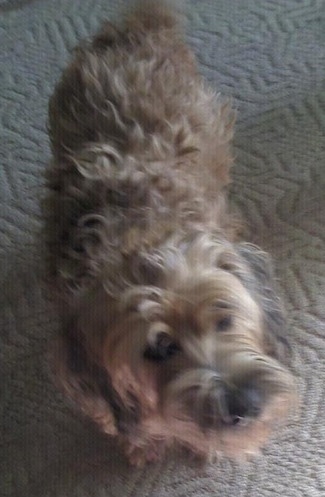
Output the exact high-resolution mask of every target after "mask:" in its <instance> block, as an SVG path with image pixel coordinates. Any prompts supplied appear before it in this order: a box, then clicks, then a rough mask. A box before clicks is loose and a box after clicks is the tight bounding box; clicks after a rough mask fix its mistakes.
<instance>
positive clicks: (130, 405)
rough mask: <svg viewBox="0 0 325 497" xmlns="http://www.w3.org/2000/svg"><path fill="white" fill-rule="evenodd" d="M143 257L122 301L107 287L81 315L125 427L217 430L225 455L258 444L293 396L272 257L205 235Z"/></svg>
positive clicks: (212, 433)
mask: <svg viewBox="0 0 325 497" xmlns="http://www.w3.org/2000/svg"><path fill="white" fill-rule="evenodd" d="M140 259H141V257H140ZM138 263H139V259H138ZM139 264H140V265H141V264H142V271H139V267H137V269H136V270H134V273H135V274H136V275H137V276H136V277H135V278H134V281H133V284H132V285H128V287H127V289H126V290H125V292H124V293H123V294H122V296H121V299H120V300H119V301H118V303H117V304H113V303H112V301H111V300H107V299H106V297H105V292H104V293H102V294H101V297H98V294H97V295H96V296H95V297H94V299H93V300H91V298H90V299H88V305H89V306H90V308H88V311H85V312H86V314H85V312H84V313H83V312H81V313H80V312H79V328H80V329H81V334H82V336H83V340H84V344H86V345H85V350H87V353H88V354H92V352H91V349H92V348H93V349H94V354H97V359H96V360H97V363H99V364H101V367H102V368H103V370H104V371H105V374H107V378H109V381H110V391H109V392H107V390H106V401H107V402H108V403H110V402H111V401H112V399H114V402H115V404H116V399H118V402H117V403H118V404H119V407H118V409H115V411H114V415H115V418H116V422H117V425H118V427H119V429H120V430H121V431H122V432H132V430H135V432H137V431H139V429H140V431H141V425H143V426H146V429H147V430H149V431H150V430H151V431H152V435H153V436H159V435H160V436H162V434H166V433H165V432H166V429H167V431H168V435H169V436H170V435H172V436H175V437H176V438H178V439H179V440H181V441H182V440H183V442H184V444H187V445H190V444H191V443H192V442H191V441H189V440H188V433H187V434H185V432H186V431H187V430H189V431H190V432H191V437H190V438H191V440H192V441H193V440H194V438H195V437H194V431H195V432H196V433H197V434H199V438H200V437H201V436H202V437H207V434H209V435H208V439H209V443H210V442H211V441H212V440H214V441H213V444H214V445H215V446H216V447H217V448H219V449H220V448H221V447H220V445H222V450H225V451H226V452H227V451H229V452H241V450H245V451H247V450H249V448H250V447H251V446H256V445H259V444H260V443H261V442H262V440H263V441H264V438H265V432H266V431H269V429H270V428H272V425H273V423H274V422H275V421H278V420H280V419H282V418H283V417H284V416H285V415H286V414H287V413H288V410H289V408H290V407H292V405H293V401H294V398H295V393H294V382H293V378H292V376H291V375H290V373H289V372H288V371H287V370H286V369H285V368H284V367H282V366H281V365H280V362H279V361H278V357H277V356H278V352H279V346H278V345H279V343H280V344H281V342H279V341H278V338H279V337H280V334H281V333H283V332H284V329H283V326H284V322H283V319H282V314H281V310H280V308H279V305H278V301H277V298H276V296H275V294H274V293H273V290H272V289H271V286H270V274H269V271H268V269H267V263H266V261H265V259H264V256H263V255H261V254H260V253H259V252H258V251H257V250H256V248H254V247H250V246H249V245H242V246H241V245H238V246H237V247H234V246H232V245H231V244H228V245H226V246H225V244H224V242H222V243H216V242H211V240H209V239H208V238H206V237H204V236H198V237H197V239H196V240H194V241H193V240H192V241H191V242H189V243H187V242H184V243H183V244H181V245H180V246H179V247H178V248H175V247H167V248H166V250H162V251H160V252H159V253H158V252H157V253H156V254H151V255H150V258H146V260H145V261H144V260H142V261H140V263H139ZM136 265H137V263H135V260H134V261H133V269H135V266H136ZM144 266H146V270H144ZM137 278H138V280H142V282H143V283H144V284H140V283H139V281H136V280H137ZM153 282H155V285H154V284H153ZM86 315H87V317H85V316H86ZM90 315H91V316H92V317H91V318H90ZM83 316H84V317H83ZM98 320H99V321H100V322H99V321H98ZM277 335H278V336H277ZM96 336H97V339H98V344H100V345H96ZM101 381H102V380H101ZM101 391H102V390H101V389H99V392H101ZM104 396H105V395H104ZM114 402H113V403H114ZM113 407H114V406H113ZM150 420H151V421H152V424H151V425H150ZM153 420H154V421H153ZM182 430H183V431H184V436H182ZM160 431H161V433H159V432H160ZM201 442H202V440H201V441H200V442H198V443H197V444H200V443H201ZM194 445H195V442H194ZM242 446H243V447H242Z"/></svg>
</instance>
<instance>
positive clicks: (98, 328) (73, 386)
mask: <svg viewBox="0 0 325 497" xmlns="http://www.w3.org/2000/svg"><path fill="white" fill-rule="evenodd" d="M92 303H93V304H94V302H92V299H91V298H90V299H89V300H88V303H84V306H83V309H82V310H81V309H79V310H78V312H76V313H75V315H72V316H69V318H66V320H65V322H64V323H63V326H62V333H61V336H60V337H59V339H58V340H57V343H56V346H55V347H54V348H53V351H52V353H51V359H52V365H53V372H54V375H55V378H56V381H57V383H58V384H59V387H60V388H61V389H63V391H64V393H65V394H66V395H67V396H68V397H69V398H70V399H71V400H72V401H73V402H74V403H75V404H77V406H78V407H79V408H80V409H81V411H83V412H84V414H86V415H87V416H88V417H90V418H91V419H93V420H94V421H95V422H96V423H97V424H98V425H99V426H100V427H101V429H102V430H103V431H105V432H106V433H109V434H114V433H116V432H119V433H126V432H128V431H130V430H132V427H134V426H135V425H136V424H137V423H138V422H139V419H140V407H139V402H138V401H137V399H136V398H135V396H134V395H133V393H132V392H130V393H128V392H127V393H126V394H125V395H124V397H123V398H122V397H121V396H120V395H119V393H118V392H117V391H116V389H115V388H114V387H113V384H112V380H111V377H110V374H109V372H108V371H107V369H106V368H105V367H104V366H103V364H101V360H100V358H99V357H98V355H99V354H96V349H97V350H98V348H99V344H100V342H101V335H102V334H103V331H102V328H103V327H105V326H106V324H107V323H106V322H100V320H101V321H103V312H97V311H99V309H98V308H97V307H96V305H92ZM97 304H98V305H101V304H100V303H98V300H97ZM99 316H100V317H99Z"/></svg>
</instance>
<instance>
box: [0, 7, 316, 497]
mask: <svg viewBox="0 0 325 497" xmlns="http://www.w3.org/2000/svg"><path fill="white" fill-rule="evenodd" d="M125 3H126V2H125V1H124V2H122V1H116V0H69V1H66V0H33V1H28V0H21V1H19V0H16V1H15V0H12V1H10V0H7V1H4V0H2V1H0V46H1V51H0V85H1V88H0V89H1V91H0V133H1V141H0V344H1V345H0V376H1V378H0V380H1V393H0V395H1V399H0V420H1V421H0V451H1V453H0V475H1V476H0V495H1V496H3V497H9V496H10V497H47V496H49V497H65V496H69V497H77V496H78V497H86V496H87V497H90V496H94V497H95V496H96V497H108V496H109V497H113V496H114V497H115V496H116V497H120V496H121V497H122V496H123V497H167V496H168V497H170V496H173V497H174V496H175V497H181V496H186V497H194V496H195V497H208V496H212V495H213V496H220V497H221V496H222V497H230V496H231V497H232V496H233V495H236V497H246V496H247V497H248V496H249V497H270V496H274V495H279V496H285V497H300V496H301V497H321V496H323V495H325V416H324V412H325V409H324V406H325V386H324V385H325V321H324V318H325V250H324V247H325V230H324V222H325V221H324V220H325V142H324V131H325V85H324V81H325V77H324V76H325V4H324V1H323V0H261V1H256V0H232V1H231V2H230V1H229V0H202V1H200V2H198V1H194V0H192V1H190V2H188V3H189V7H188V12H189V27H188V40H189V42H190V43H191V44H192V46H193V47H194V49H195V51H196V52H197V55H198V58H199V62H200V67H201V70H202V73H203V74H204V75H205V76H206V77H207V78H208V80H209V81H210V82H211V84H212V85H213V86H215V87H216V88H218V89H219V90H220V91H221V92H222V93H224V94H225V95H228V96H231V97H232V98H233V101H234V105H235V106H236V108H237V109H238V123H237V128H236V136H235V142H234V147H235V154H236V165H235V167H234V171H233V178H234V184H233V187H232V198H233V202H234V204H235V205H236V206H237V208H238V209H239V210H240V211H241V212H242V214H243V215H244V217H245V218H246V219H247V221H248V224H249V226H250V227H251V236H252V240H253V241H256V242H258V243H259V244H260V245H261V246H262V247H263V248H264V249H265V250H268V251H269V252H270V253H271V254H272V256H273V258H274V260H275V267H276V273H277V277H278V283H279V286H280V290H281V293H282V295H283V299H284V302H285V305H286V308H287V311H288V318H289V331H288V338H289V341H290V343H291V345H292V349H293V357H292V369H293V371H294V373H295V374H296V376H297V381H298V384H299V390H300V395H301V400H302V402H301V404H302V409H301V414H300V418H299V419H293V420H292V421H291V423H290V424H289V426H288V427H287V428H286V429H285V430H284V431H283V432H281V433H279V434H278V436H277V437H275V438H274V440H272V441H270V443H269V444H268V445H267V447H266V448H265V450H264V451H263V454H262V455H261V456H260V457H258V458H256V459H254V460H252V461H250V462H247V463H243V464H235V463H231V462H230V461H228V460H222V461H220V462H218V463H215V464H212V465H210V466H208V467H206V468H204V469H198V468H197V467H195V465H193V464H190V463H189V462H188V461H184V460H181V459H179V458H170V460H168V461H165V462H163V463H162V464H158V465H157V466H152V467H150V468H146V469H144V470H131V469H130V468H129V467H128V466H127V465H126V464H125V462H124V460H123V458H122V457H121V456H120V455H119V454H118V452H116V448H115V447H114V443H113V442H111V441H109V440H105V439H103V437H101V436H100V435H99V434H98V433H97V432H96V431H95V430H94V429H93V428H91V427H90V426H89V425H88V423H86V422H84V421H83V420H81V419H80V418H79V417H78V416H76V415H75V414H74V413H73V412H72V411H71V409H70V407H69V406H68V405H67V403H66V402H65V400H64V399H63V398H62V397H61V396H60V394H59V393H57V391H56V390H55V388H54V387H53V385H52V382H51V380H50V379H49V376H48V368H47V361H46V356H45V351H46V349H47V347H48V344H49V341H50V339H51V337H52V336H53V335H54V334H55V333H56V331H57V329H58V323H57V319H56V316H55V315H54V313H53V309H51V305H50V304H49V303H47V302H46V301H45V299H44V297H43V295H42V292H41V289H40V273H41V269H40V268H41V261H42V253H41V250H40V246H39V236H38V231H39V228H40V223H41V219H40V210H39V199H40V198H41V196H42V193H43V189H42V185H43V179H42V175H43V171H44V168H45V167H46V163H47V161H48V160H49V143H48V138H47V133H46V114H47V101H48V97H49V95H50V94H51V92H52V90H53V86H54V84H55V81H57V79H58V77H59V74H60V71H61V69H62V67H63V66H64V64H65V63H66V60H67V58H68V53H69V50H70V49H71V48H72V47H73V46H74V45H75V44H76V43H77V42H78V40H80V39H81V38H84V37H86V36H88V35H89V34H90V33H93V32H94V31H95V30H96V29H97V27H98V26H99V24H100V22H101V20H102V19H104V18H105V17H112V16H114V15H115V13H116V12H117V10H118V9H119V7H120V6H121V5H122V4H125Z"/></svg>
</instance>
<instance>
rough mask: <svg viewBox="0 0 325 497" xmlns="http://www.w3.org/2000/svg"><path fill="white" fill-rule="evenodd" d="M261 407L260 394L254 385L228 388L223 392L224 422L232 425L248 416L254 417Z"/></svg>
mask: <svg viewBox="0 0 325 497" xmlns="http://www.w3.org/2000/svg"><path fill="white" fill-rule="evenodd" d="M261 408H262V395H261V393H260V392H259V391H258V389H257V388H256V387H255V386H245V387H242V388H236V389H235V388H233V389H230V388H228V389H227V390H226V393H225V406H224V409H225V413H224V415H223V416H222V421H223V423H224V424H227V425H230V426H234V425H237V424H240V423H243V422H244V421H245V420H247V419H248V418H256V417H257V416H258V415H259V414H260V412H261Z"/></svg>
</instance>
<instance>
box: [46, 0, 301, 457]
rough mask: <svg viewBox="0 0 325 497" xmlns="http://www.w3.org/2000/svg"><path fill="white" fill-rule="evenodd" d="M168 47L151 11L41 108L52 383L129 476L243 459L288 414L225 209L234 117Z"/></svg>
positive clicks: (137, 15)
mask: <svg viewBox="0 0 325 497" xmlns="http://www.w3.org/2000/svg"><path fill="white" fill-rule="evenodd" d="M182 31H183V30H182V16H181V14H180V12H178V11H177V9H175V8H174V7H171V6H168V5H167V4H166V3H161V2H150V3H149V4H148V2H145V3H142V4H140V5H138V6H137V8H136V9H135V10H133V11H132V12H131V13H129V14H128V16H127V17H126V20H125V21H124V23H121V24H120V25H118V26H113V25H111V24H110V23H106V24H105V25H104V27H103V29H102V31H101V32H100V33H99V34H98V35H97V36H96V37H95V38H94V39H93V40H92V41H91V42H89V43H85V44H83V45H82V46H80V47H79V48H78V49H77V50H76V52H75V56H74V59H73V60H72V62H71V64H70V65H69V67H68V68H67V69H66V70H65V72H64V73H63V77H62V79H61V81H60V82H59V83H58V85H57V87H56V89H55V92H54V95H53V96H52V98H51V100H50V106H49V132H50V139H51V145H52V152H53V161H52V163H51V166H50V168H49V171H48V187H49V194H48V197H47V201H46V209H45V212H46V216H47V223H46V231H47V241H48V253H49V255H50V261H49V267H50V280H51V285H52V289H54V288H55V289H56V294H57V295H58V298H59V303H60V305H59V309H60V312H61V316H62V322H63V326H62V328H63V333H62V337H61V338H60V340H59V347H58V350H57V351H56V354H55V362H56V373H57V376H58V378H59V379H60V384H61V385H62V386H63V388H64V390H65V392H66V393H67V395H68V396H69V397H70V398H72V399H73V400H74V401H75V402H76V403H77V404H78V405H79V406H80V407H81V409H82V410H83V411H84V413H85V414H86V415H87V416H90V417H91V418H92V419H93V420H94V421H95V422H96V423H97V424H98V425H99V426H100V427H101V429H102V430H103V431H104V432H105V433H107V434H112V435H117V436H118V437H119V440H120V441H121V444H122V446H123V447H124V449H125V451H126V453H127V455H128V457H129V459H130V461H131V462H133V463H136V464H140V463H143V462H145V461H149V460H153V459H155V458H157V457H159V455H161V454H162V453H163V450H164V448H165V447H168V446H170V445H172V444H174V442H177V444H178V445H181V446H183V447H186V448H188V449H190V450H191V451H192V452H194V453H196V454H198V455H200V456H206V455H211V454H215V453H223V454H229V455H235V456H236V455H241V454H249V453H252V452H254V451H255V450H256V449H257V448H258V447H259V446H260V445H261V444H263V443H264V441H265V439H266V437H267V436H268V435H269V433H270V431H271V430H272V428H273V427H274V426H275V425H276V426H277V424H278V422H280V421H282V420H283V419H285V418H286V417H287V415H288V413H289V411H290V408H291V407H292V406H293V405H294V404H295V398H296V394H295V387H294V385H295V382H294V380H293V377H292V376H291V374H290V373H289V371H288V370H287V369H286V368H285V367H283V366H282V365H281V364H280V362H279V360H280V355H279V350H280V348H279V344H282V343H283V341H284V339H285V337H284V333H285V323H284V319H283V313H282V310H281V305H280V302H279V299H278V298H277V296H276V294H275V293H274V290H273V287H272V282H271V279H272V276H271V271H270V267H269V264H268V259H267V257H266V255H265V254H263V253H262V252H261V251H260V250H259V249H257V248H256V247H254V246H251V245H249V244H245V243H240V242H239V241H237V239H236V221H235V218H234V217H233V216H232V215H230V214H229V213H228V209H227V202H226V197H227V185H228V184H229V181H230V180H229V169H230V166H231V163H232V155H231V149H230V142H231V139H232V135H233V123H234V113H233V111H232V110H231V107H230V105H229V103H228V102H227V101H225V100H223V99H222V98H221V97H220V95H219V94H216V93H215V92H214V91H213V90H212V89H211V88H209V87H208V86H207V84H206V83H205V82H204V81H203V80H202V78H201V76H200V75H199V73H198V71H197V67H196V62H195V58H194V55H193V53H192V52H191V50H190V49H189V48H188V46H187V45H186V44H185V42H184V40H183V36H182ZM281 337H282V338H281Z"/></svg>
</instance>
